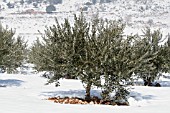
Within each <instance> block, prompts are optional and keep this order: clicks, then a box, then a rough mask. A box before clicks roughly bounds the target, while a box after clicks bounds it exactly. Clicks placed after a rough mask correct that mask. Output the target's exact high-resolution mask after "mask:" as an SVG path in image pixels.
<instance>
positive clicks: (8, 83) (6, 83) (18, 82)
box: [0, 79, 24, 87]
mask: <svg viewBox="0 0 170 113" xmlns="http://www.w3.org/2000/svg"><path fill="white" fill-rule="evenodd" d="M23 82H24V81H22V80H17V79H5V80H1V79H0V87H11V86H21V84H22V83H23Z"/></svg>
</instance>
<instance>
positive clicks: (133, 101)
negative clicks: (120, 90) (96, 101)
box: [0, 74, 170, 113]
mask: <svg viewBox="0 0 170 113" xmlns="http://www.w3.org/2000/svg"><path fill="white" fill-rule="evenodd" d="M169 76H170V75H169ZM46 82H47V79H45V78H43V77H40V75H39V74H37V75H19V74H18V75H17V74H12V75H9V74H0V86H1V87H0V113H70V112H71V113H80V112H82V113H92V112H93V113H124V112H126V113H169V111H170V104H169V103H170V96H169V94H170V79H165V78H162V79H160V81H159V82H160V83H161V85H163V87H147V86H133V87H132V89H131V93H130V97H129V99H128V100H129V102H130V106H110V105H71V104H57V103H54V102H52V101H48V100H46V99H47V98H48V97H53V96H70V97H75V96H78V97H83V96H84V94H85V90H84V88H83V86H82V84H81V82H80V81H79V80H66V79H62V80H60V82H61V86H60V87H55V85H54V84H51V85H44V84H45V83H46ZM3 86H6V87H3ZM99 93H100V90H99V89H93V90H92V95H97V96H98V95H99Z"/></svg>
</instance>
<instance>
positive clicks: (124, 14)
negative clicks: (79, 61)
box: [0, 0, 170, 113]
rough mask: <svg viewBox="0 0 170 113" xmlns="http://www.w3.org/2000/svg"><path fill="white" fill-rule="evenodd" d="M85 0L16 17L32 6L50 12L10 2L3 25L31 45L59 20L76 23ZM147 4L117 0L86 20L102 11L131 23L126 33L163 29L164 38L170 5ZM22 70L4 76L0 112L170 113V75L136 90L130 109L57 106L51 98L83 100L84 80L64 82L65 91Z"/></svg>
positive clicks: (157, 0) (163, 0)
mask: <svg viewBox="0 0 170 113" xmlns="http://www.w3.org/2000/svg"><path fill="white" fill-rule="evenodd" d="M86 1H89V0H64V2H63V4H59V5H57V6H56V8H57V13H55V14H52V15H49V14H14V13H18V12H22V11H25V10H27V9H30V8H31V9H34V10H35V11H42V12H44V11H45V8H43V7H40V8H38V9H35V8H33V7H31V6H24V7H18V8H17V7H16V8H14V9H7V7H6V6H5V3H0V4H1V6H2V7H4V8H5V9H3V10H0V17H4V19H1V20H0V21H1V23H2V25H3V26H4V27H6V26H7V27H8V28H12V29H13V30H15V31H16V36H18V35H19V36H22V37H23V38H24V39H25V40H27V41H28V45H29V46H31V45H32V43H33V42H34V41H35V40H36V38H37V37H41V33H44V30H45V27H46V26H51V25H53V24H54V23H55V19H54V18H57V19H59V21H60V22H62V21H63V19H64V18H69V19H70V21H72V19H73V14H77V13H79V11H80V9H81V7H82V6H83V3H84V2H86ZM136 1H141V2H136ZM143 1H144V0H128V1H127V0H117V1H115V2H113V3H110V4H96V5H93V6H91V7H90V9H89V12H87V13H86V16H87V19H91V18H93V16H94V15H95V14H97V13H98V14H99V18H101V17H102V18H108V19H116V20H119V19H122V20H123V21H124V23H126V24H127V25H126V28H125V30H124V34H126V35H129V34H136V33H139V34H142V29H144V28H145V27H147V26H148V25H149V26H150V27H151V28H152V29H158V28H160V29H161V31H162V32H163V34H164V37H165V36H166V35H167V34H168V32H169V31H170V1H169V0H147V1H148V3H147V4H144V3H142V2H143ZM145 1H146V0H145ZM42 6H43V4H42ZM44 6H45V5H44ZM152 20H153V21H152ZM149 22H150V23H149ZM148 23H149V24H148ZM39 31H40V32H39ZM19 71H21V73H20V74H1V73H0V113H70V112H72V113H80V112H82V113H92V112H93V113H108V112H109V113H124V112H127V113H169V111H170V104H169V103H170V96H169V94H170V74H165V76H164V77H161V78H160V79H159V80H158V81H157V82H159V83H160V84H161V85H162V86H163V87H146V86H133V87H131V88H132V89H131V92H130V96H129V99H128V101H129V102H130V106H109V105H107V106H106V105H70V104H57V103H54V102H51V101H48V100H46V99H47V98H48V97H53V96H61V97H64V96H69V97H75V96H78V97H84V95H85V90H84V87H83V85H82V83H81V82H80V81H79V80H65V79H61V80H60V83H61V84H60V87H55V84H50V85H45V83H47V79H45V78H43V77H41V76H40V74H39V73H38V74H32V72H34V71H35V70H31V69H29V70H28V69H27V70H25V68H24V69H20V70H19ZM23 73H24V75H23ZM25 73H26V74H25ZM100 92H101V91H100V89H97V88H93V90H92V92H91V93H92V95H94V96H100Z"/></svg>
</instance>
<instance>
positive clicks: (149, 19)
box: [0, 0, 170, 45]
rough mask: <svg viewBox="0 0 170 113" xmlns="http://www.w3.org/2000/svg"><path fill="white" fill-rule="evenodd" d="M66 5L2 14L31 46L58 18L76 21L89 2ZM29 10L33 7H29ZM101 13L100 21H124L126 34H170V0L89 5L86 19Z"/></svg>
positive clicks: (76, 0) (81, 0) (123, 0)
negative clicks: (155, 31) (157, 31)
mask: <svg viewBox="0 0 170 113" xmlns="http://www.w3.org/2000/svg"><path fill="white" fill-rule="evenodd" d="M63 1H64V2H63V4H59V5H56V8H57V13H55V14H34V13H32V14H14V13H18V10H19V11H20V12H21V11H24V10H26V9H33V10H35V11H43V12H44V11H45V7H46V6H45V5H43V4H42V6H41V7H39V8H33V7H32V6H23V7H20V8H14V9H5V10H1V11H0V16H3V17H4V19H1V20H0V21H1V23H2V25H3V26H8V27H9V28H13V30H16V35H19V36H22V37H24V38H25V40H28V44H29V45H31V44H32V42H33V41H34V40H35V39H36V37H41V35H40V33H39V31H41V32H42V33H43V32H44V30H45V26H52V25H53V24H55V19H54V18H57V19H59V21H60V22H61V21H62V20H63V19H64V18H69V19H70V20H72V19H73V14H77V13H78V12H80V9H81V8H82V7H84V6H85V5H83V3H85V2H87V1H90V0H63ZM29 7H30V8H29ZM96 14H98V15H99V18H108V19H112V20H119V19H120V20H123V22H124V23H126V28H125V31H124V34H136V33H139V34H142V30H143V29H144V28H146V27H151V29H160V30H161V31H162V32H163V34H164V36H166V35H167V34H168V33H169V31H170V1H169V0H128V1H127V0H114V2H112V3H105V4H99V3H97V4H96V5H91V6H88V11H87V12H86V14H85V16H86V17H87V19H90V18H93V17H94V15H96Z"/></svg>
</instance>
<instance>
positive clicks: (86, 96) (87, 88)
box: [85, 82, 92, 101]
mask: <svg viewBox="0 0 170 113" xmlns="http://www.w3.org/2000/svg"><path fill="white" fill-rule="evenodd" d="M91 86H92V83H91V82H89V83H88V84H87V86H86V95H85V100H86V101H90V100H91V96H90V91H91Z"/></svg>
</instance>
